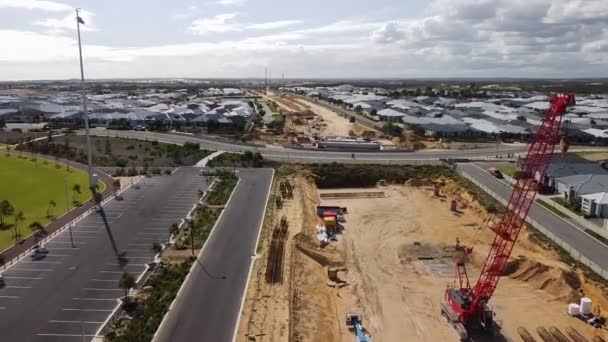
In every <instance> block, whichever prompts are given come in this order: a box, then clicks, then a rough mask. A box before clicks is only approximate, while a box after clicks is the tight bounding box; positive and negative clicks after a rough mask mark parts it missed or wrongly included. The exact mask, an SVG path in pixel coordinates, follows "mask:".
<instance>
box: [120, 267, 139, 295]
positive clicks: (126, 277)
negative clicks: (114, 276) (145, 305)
mask: <svg viewBox="0 0 608 342" xmlns="http://www.w3.org/2000/svg"><path fill="white" fill-rule="evenodd" d="M118 287H120V288H121V289H123V290H125V300H128V299H129V290H130V289H132V288H133V287H135V278H134V277H133V275H131V273H129V272H124V273H123V274H122V276H121V277H120V280H118Z"/></svg>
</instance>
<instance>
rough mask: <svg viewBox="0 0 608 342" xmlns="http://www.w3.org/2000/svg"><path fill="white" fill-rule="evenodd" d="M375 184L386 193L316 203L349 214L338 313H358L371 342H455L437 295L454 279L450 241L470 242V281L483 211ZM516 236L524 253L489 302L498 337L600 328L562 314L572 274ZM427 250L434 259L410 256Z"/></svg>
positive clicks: (481, 241)
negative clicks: (344, 285) (521, 330)
mask: <svg viewBox="0 0 608 342" xmlns="http://www.w3.org/2000/svg"><path fill="white" fill-rule="evenodd" d="M381 190H382V191H384V192H385V193H386V197H385V198H373V199H371V198H366V199H343V200H324V201H323V202H322V204H328V205H340V206H345V207H347V208H348V212H349V214H348V215H347V218H346V219H347V223H346V227H347V228H346V230H345V233H344V234H343V236H342V238H341V239H340V241H339V242H338V243H337V245H338V246H337V248H338V249H340V250H342V251H343V253H344V256H345V261H346V262H345V266H346V268H347V269H348V273H347V276H346V280H347V281H348V282H349V283H350V284H351V286H350V287H348V290H347V291H343V293H341V294H340V298H341V301H340V303H339V304H338V305H337V306H338V309H337V311H338V313H339V314H338V317H343V314H344V313H345V312H359V313H362V314H363V315H364V325H365V327H366V328H367V329H368V330H369V331H370V332H371V334H372V335H373V336H374V338H375V340H377V341H453V340H456V335H455V333H454V332H453V331H452V330H451V328H449V326H448V325H447V324H446V323H445V321H444V320H443V319H442V318H441V316H440V314H439V313H440V306H439V305H440V300H441V298H442V296H443V292H444V290H445V286H446V284H448V283H450V282H452V281H453V279H454V278H453V261H452V257H451V255H452V254H453V251H454V245H455V244H456V240H457V239H459V240H460V243H461V244H462V245H471V244H472V245H474V252H473V257H472V259H471V260H470V262H469V265H468V271H469V275H470V279H471V282H473V283H474V282H475V281H476V276H477V275H478V272H479V267H478V266H479V265H480V264H481V262H482V261H483V260H484V259H485V256H486V254H487V251H488V248H489V245H490V241H491V238H492V234H493V233H492V232H491V231H490V230H489V229H487V228H481V229H480V228H479V227H480V225H481V224H482V221H483V219H484V216H485V215H483V213H482V210H480V209H479V207H476V206H475V205H474V203H472V202H470V203H468V205H467V208H466V209H464V208H463V209H462V210H461V211H462V212H461V213H460V214H456V213H453V212H451V211H449V209H448V207H449V199H448V198H436V197H433V196H432V191H431V190H430V189H421V188H414V187H388V188H387V187H384V188H381ZM346 191H361V190H356V189H350V190H346ZM372 191H378V189H372ZM332 192H333V191H332ZM466 202H467V201H466V196H463V203H466ZM521 240H522V241H521V243H519V244H518V245H517V246H516V248H515V250H514V252H513V256H515V257H517V256H522V257H526V258H527V259H525V260H523V261H522V262H519V263H518V264H517V265H514V266H513V274H512V275H511V277H504V278H503V279H502V280H501V282H500V283H499V286H498V289H497V291H496V293H495V296H494V298H493V300H492V303H493V305H494V306H495V310H496V311H497V316H498V317H499V318H500V319H502V321H503V324H504V326H503V328H504V329H503V332H504V335H505V337H506V338H507V339H512V340H519V335H518V333H517V331H516V330H517V328H518V327H520V326H523V327H525V328H527V329H528V331H530V333H532V334H533V335H535V334H536V333H535V330H536V328H537V327H539V326H544V327H547V328H548V327H550V326H557V327H559V328H560V329H561V330H562V332H564V329H565V328H566V327H568V326H572V327H575V328H576V329H577V330H578V331H579V332H580V333H581V334H583V335H585V336H587V337H591V336H593V334H597V333H601V332H599V331H597V330H593V329H592V328H590V327H589V326H587V325H585V324H584V323H582V322H581V321H579V320H577V319H574V318H571V317H569V316H568V315H567V314H566V304H565V303H566V302H567V301H568V300H569V299H571V298H572V297H576V291H575V290H574V289H573V288H572V287H571V286H569V284H567V280H568V279H569V276H572V272H571V271H569V270H568V268H567V267H566V266H565V265H563V264H561V263H559V262H557V261H556V259H555V257H554V256H553V254H552V253H551V252H548V251H546V250H543V249H542V248H540V247H538V246H535V245H534V244H533V243H532V242H530V241H528V239H527V237H526V234H525V233H524V234H523V236H522V237H521ZM415 243H416V244H418V243H420V246H416V244H415ZM429 255H432V256H435V257H436V258H435V260H431V261H421V260H418V258H417V257H418V256H429ZM541 288H542V290H541ZM337 324H338V328H339V329H340V331H341V337H342V340H344V341H348V340H350V339H352V333H349V332H348V331H346V329H345V328H344V323H343V322H342V320H340V319H338V320H337Z"/></svg>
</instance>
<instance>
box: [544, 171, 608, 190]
mask: <svg viewBox="0 0 608 342" xmlns="http://www.w3.org/2000/svg"><path fill="white" fill-rule="evenodd" d="M556 181H557V182H559V183H562V184H564V185H566V186H569V187H574V190H575V191H576V192H577V193H578V194H579V195H585V194H593V193H597V192H608V174H603V175H595V174H590V175H589V174H587V175H573V176H567V177H560V178H556Z"/></svg>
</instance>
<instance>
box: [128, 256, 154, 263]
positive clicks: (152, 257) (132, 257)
mask: <svg viewBox="0 0 608 342" xmlns="http://www.w3.org/2000/svg"><path fill="white" fill-rule="evenodd" d="M127 259H154V256H153V255H150V256H147V257H136V256H127ZM131 265H134V264H131Z"/></svg>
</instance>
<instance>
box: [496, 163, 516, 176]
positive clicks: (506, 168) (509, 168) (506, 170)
mask: <svg viewBox="0 0 608 342" xmlns="http://www.w3.org/2000/svg"><path fill="white" fill-rule="evenodd" d="M496 169H497V170H498V171H500V172H502V173H503V174H505V175H507V176H510V177H515V172H517V171H519V169H518V168H517V166H515V164H505V165H499V166H497V167H496Z"/></svg>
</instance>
